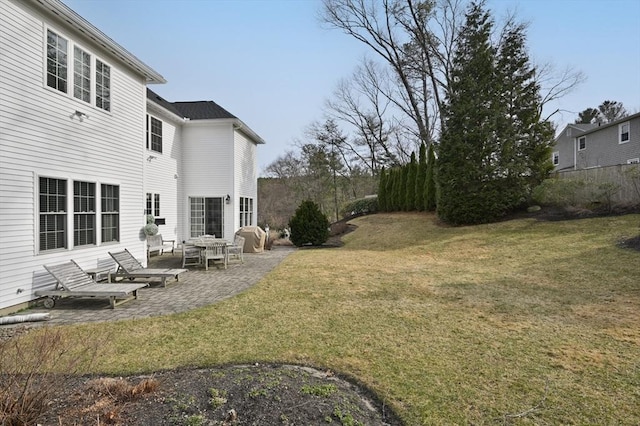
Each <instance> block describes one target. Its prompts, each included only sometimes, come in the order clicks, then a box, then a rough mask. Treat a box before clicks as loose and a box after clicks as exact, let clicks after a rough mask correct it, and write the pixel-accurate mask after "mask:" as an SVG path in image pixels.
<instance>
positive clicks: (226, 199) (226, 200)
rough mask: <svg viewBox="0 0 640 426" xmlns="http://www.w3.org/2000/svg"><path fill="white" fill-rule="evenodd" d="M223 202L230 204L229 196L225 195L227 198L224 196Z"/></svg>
mask: <svg viewBox="0 0 640 426" xmlns="http://www.w3.org/2000/svg"><path fill="white" fill-rule="evenodd" d="M224 201H225V202H226V203H227V204H231V196H230V195H229V194H227V196H226V197H224Z"/></svg>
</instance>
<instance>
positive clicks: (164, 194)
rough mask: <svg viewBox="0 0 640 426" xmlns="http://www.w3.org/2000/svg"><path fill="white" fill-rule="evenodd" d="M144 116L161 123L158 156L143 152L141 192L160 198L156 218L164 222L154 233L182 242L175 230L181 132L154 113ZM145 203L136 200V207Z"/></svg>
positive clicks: (178, 213) (177, 221)
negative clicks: (160, 144)
mask: <svg viewBox="0 0 640 426" xmlns="http://www.w3.org/2000/svg"><path fill="white" fill-rule="evenodd" d="M148 113H149V115H150V116H151V117H155V118H156V119H158V120H160V121H162V153H158V152H156V151H152V150H150V149H145V154H144V155H145V162H144V163H145V178H144V188H145V190H144V192H145V194H146V193H151V194H160V217H162V218H164V219H165V221H166V224H165V225H159V226H158V229H159V232H160V233H161V234H162V236H163V238H164V239H165V240H180V241H181V240H183V239H184V238H182V236H181V233H180V232H179V226H178V223H180V222H179V218H180V217H181V215H180V212H179V203H178V193H179V185H180V181H181V179H182V177H181V175H182V173H181V172H182V171H181V167H180V164H181V161H182V152H181V138H182V128H181V126H180V125H177V124H176V123H175V122H172V121H171V120H170V119H169V118H168V117H167V116H166V115H163V114H162V113H159V112H157V111H155V109H154V111H149V112H148ZM145 147H146V144H145ZM150 157H155V158H150ZM145 197H146V196H145ZM145 202H146V198H143V199H142V200H140V205H141V206H143V207H144V205H145Z"/></svg>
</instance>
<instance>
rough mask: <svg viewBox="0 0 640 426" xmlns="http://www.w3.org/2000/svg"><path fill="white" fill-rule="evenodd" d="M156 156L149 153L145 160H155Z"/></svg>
mask: <svg viewBox="0 0 640 426" xmlns="http://www.w3.org/2000/svg"><path fill="white" fill-rule="evenodd" d="M156 158H158V157H156V156H155V155H150V156H148V157H147V161H148V162H151V160H155V159H156Z"/></svg>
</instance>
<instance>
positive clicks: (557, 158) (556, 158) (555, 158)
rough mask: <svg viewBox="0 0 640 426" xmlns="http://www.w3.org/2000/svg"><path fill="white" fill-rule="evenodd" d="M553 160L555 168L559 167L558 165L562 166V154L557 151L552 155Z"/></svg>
mask: <svg viewBox="0 0 640 426" xmlns="http://www.w3.org/2000/svg"><path fill="white" fill-rule="evenodd" d="M552 159H553V165H554V166H557V165H558V164H560V152H558V151H555V152H554V153H553V155H552Z"/></svg>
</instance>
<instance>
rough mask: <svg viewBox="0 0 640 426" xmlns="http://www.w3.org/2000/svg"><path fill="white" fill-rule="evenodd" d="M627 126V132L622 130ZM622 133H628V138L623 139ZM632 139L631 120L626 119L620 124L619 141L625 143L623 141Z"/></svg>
mask: <svg viewBox="0 0 640 426" xmlns="http://www.w3.org/2000/svg"><path fill="white" fill-rule="evenodd" d="M625 126H626V127H627V131H626V132H625V133H622V130H623V129H624V127H625ZM622 135H627V138H626V139H625V140H622ZM630 140H631V122H630V121H625V122H624V123H620V124H618V143H619V144H623V143H627V142H629V141H630Z"/></svg>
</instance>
